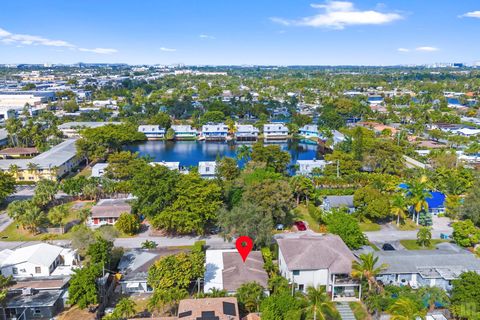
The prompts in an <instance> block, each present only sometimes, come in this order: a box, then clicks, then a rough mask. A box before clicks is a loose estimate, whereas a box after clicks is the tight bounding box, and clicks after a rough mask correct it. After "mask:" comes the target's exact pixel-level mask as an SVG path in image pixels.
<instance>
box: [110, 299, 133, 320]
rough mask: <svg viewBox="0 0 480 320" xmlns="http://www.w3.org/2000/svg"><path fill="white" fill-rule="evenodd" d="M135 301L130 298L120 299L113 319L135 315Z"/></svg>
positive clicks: (128, 317)
mask: <svg viewBox="0 0 480 320" xmlns="http://www.w3.org/2000/svg"><path fill="white" fill-rule="evenodd" d="M135 307H136V304H135V301H133V300H132V299H130V298H122V299H120V301H118V303H117V305H116V306H115V308H114V309H113V313H112V320H113V319H130V318H131V317H133V316H135V314H136V313H137V312H136V311H135Z"/></svg>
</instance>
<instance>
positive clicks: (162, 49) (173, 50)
mask: <svg viewBox="0 0 480 320" xmlns="http://www.w3.org/2000/svg"><path fill="white" fill-rule="evenodd" d="M160 50H161V51H164V52H175V51H177V49H174V48H165V47H161V48H160Z"/></svg>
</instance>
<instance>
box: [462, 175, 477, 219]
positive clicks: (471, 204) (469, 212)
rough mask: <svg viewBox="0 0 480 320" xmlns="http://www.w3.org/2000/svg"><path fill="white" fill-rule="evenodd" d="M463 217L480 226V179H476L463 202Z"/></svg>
mask: <svg viewBox="0 0 480 320" xmlns="http://www.w3.org/2000/svg"><path fill="white" fill-rule="evenodd" d="M462 216H463V218H464V219H470V220H472V222H473V223H474V224H476V225H477V226H480V177H476V179H475V184H474V185H473V187H472V188H471V189H470V192H469V193H468V194H467V196H466V197H465V199H464V201H463V206H462Z"/></svg>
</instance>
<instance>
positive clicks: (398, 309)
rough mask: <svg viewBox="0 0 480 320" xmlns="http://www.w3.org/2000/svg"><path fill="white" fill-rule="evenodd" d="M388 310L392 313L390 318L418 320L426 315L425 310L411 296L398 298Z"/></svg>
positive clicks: (395, 319)
mask: <svg viewBox="0 0 480 320" xmlns="http://www.w3.org/2000/svg"><path fill="white" fill-rule="evenodd" d="M388 312H389V313H390V315H391V317H390V320H416V319H424V317H425V312H424V311H423V310H420V308H419V307H418V305H417V304H416V303H415V302H414V301H412V300H411V299H409V298H398V299H397V300H396V301H395V303H393V304H392V305H391V306H390V308H388Z"/></svg>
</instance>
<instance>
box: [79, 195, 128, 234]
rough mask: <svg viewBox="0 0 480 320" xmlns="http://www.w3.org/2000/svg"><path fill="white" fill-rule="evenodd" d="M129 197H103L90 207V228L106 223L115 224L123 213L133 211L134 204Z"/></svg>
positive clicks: (88, 221)
mask: <svg viewBox="0 0 480 320" xmlns="http://www.w3.org/2000/svg"><path fill="white" fill-rule="evenodd" d="M127 200H128V199H101V200H100V201H98V203H97V204H96V205H94V206H93V207H92V209H90V211H91V214H90V217H89V218H88V220H87V225H88V226H89V227H90V228H98V227H101V226H104V225H114V224H115V223H116V222H117V220H118V218H119V217H120V215H121V214H122V213H129V214H130V213H131V212H132V206H131V205H130V204H129V203H128V202H127Z"/></svg>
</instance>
